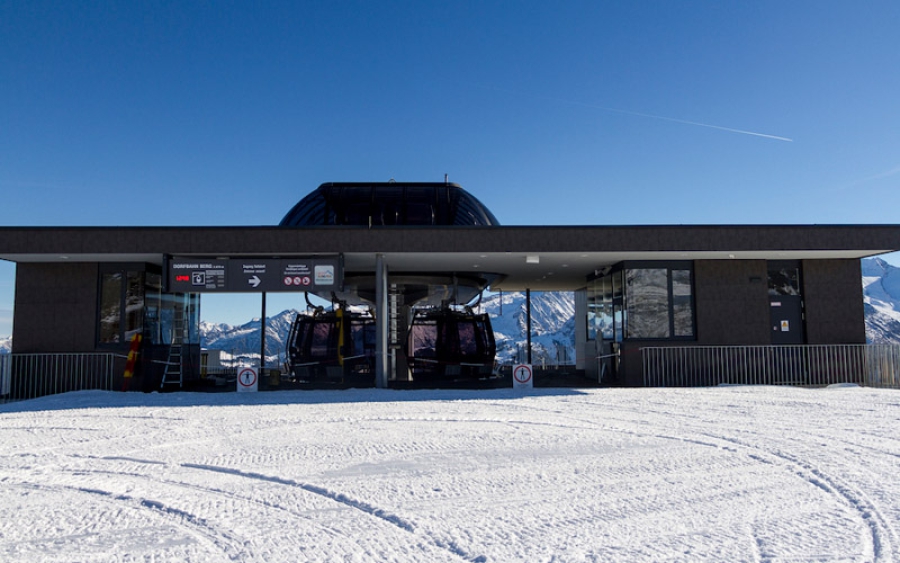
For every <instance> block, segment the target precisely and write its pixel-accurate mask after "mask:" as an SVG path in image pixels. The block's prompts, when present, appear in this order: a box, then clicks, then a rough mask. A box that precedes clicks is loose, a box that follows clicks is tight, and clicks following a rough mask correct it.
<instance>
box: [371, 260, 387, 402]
mask: <svg viewBox="0 0 900 563" xmlns="http://www.w3.org/2000/svg"><path fill="white" fill-rule="evenodd" d="M389 322H390V311H389V309H388V269H387V262H386V261H385V259H384V255H383V254H377V255H376V256H375V386H376V387H378V388H380V389H386V388H387V386H388V375H389V372H390V368H389V366H390V362H389V361H388V360H389V358H388V353H389V352H390V350H389V349H388V330H389V324H388V323H389Z"/></svg>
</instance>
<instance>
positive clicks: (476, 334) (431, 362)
mask: <svg viewBox="0 0 900 563" xmlns="http://www.w3.org/2000/svg"><path fill="white" fill-rule="evenodd" d="M496 352H497V350H496V345H495V342H494V331H493V329H492V328H491V319H490V317H489V316H488V315H487V314H475V313H473V312H472V311H471V310H465V311H458V310H454V309H451V308H449V307H444V308H440V309H436V308H430V309H418V310H415V312H414V313H413V317H412V322H411V323H410V327H409V334H408V337H407V345H406V356H407V362H408V364H409V369H410V373H411V374H412V376H413V380H414V381H454V380H461V379H482V378H489V377H492V376H493V372H494V357H495V355H496Z"/></svg>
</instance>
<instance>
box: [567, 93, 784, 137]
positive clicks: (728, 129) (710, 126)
mask: <svg viewBox="0 0 900 563" xmlns="http://www.w3.org/2000/svg"><path fill="white" fill-rule="evenodd" d="M569 103H572V104H578V105H582V106H585V107H589V108H594V109H600V110H603V111H612V112H616V113H624V114H625V115H636V116H638V117H649V118H651V119H662V120H663V121H672V122H674V123H683V124H685V125H696V126H697V127H708V128H710V129H718V130H719V131H728V132H729V133H740V134H741V135H752V136H754V137H763V138H765V139H774V140H776V141H786V142H788V143H793V142H794V140H793V139H790V138H788V137H780V136H778V135H769V134H768V133H757V132H755V131H745V130H744V129H735V128H733V127H723V126H721V125H711V124H709V123H700V122H698V121H688V120H687V119H678V118H675V117H665V116H663V115H653V114H650V113H640V112H637V111H628V110H625V109H617V108H610V107H604V106H595V105H592V104H584V103H581V102H569Z"/></svg>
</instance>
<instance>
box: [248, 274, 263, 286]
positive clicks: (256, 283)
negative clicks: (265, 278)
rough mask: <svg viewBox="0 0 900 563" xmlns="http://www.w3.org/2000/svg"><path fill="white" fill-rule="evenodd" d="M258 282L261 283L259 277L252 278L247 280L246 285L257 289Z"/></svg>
mask: <svg viewBox="0 0 900 563" xmlns="http://www.w3.org/2000/svg"><path fill="white" fill-rule="evenodd" d="M260 282H262V280H261V279H259V276H253V277H252V278H250V279H249V280H247V283H249V284H250V285H252V286H253V287H257V286H258V285H259V284H260Z"/></svg>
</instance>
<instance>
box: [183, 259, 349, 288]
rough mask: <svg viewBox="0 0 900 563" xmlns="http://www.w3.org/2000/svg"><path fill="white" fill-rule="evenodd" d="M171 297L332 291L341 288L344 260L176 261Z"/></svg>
mask: <svg viewBox="0 0 900 563" xmlns="http://www.w3.org/2000/svg"><path fill="white" fill-rule="evenodd" d="M168 264H169V267H168V270H169V271H168V281H169V286H168V291H169V292H171V293H202V292H213V291H216V292H223V293H242V292H243V293H261V292H264V291H265V292H275V291H329V290H333V289H334V290H336V289H338V288H339V287H340V284H341V281H342V276H343V272H342V270H341V260H340V256H311V257H298V258H240V257H238V258H217V259H214V260H205V259H196V258H179V257H176V258H172V259H171V260H169V263H168Z"/></svg>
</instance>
